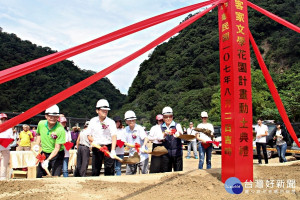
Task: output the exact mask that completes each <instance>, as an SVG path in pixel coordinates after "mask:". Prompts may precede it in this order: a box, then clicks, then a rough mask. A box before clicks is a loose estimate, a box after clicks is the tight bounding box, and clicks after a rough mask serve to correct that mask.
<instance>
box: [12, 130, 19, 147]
mask: <svg viewBox="0 0 300 200" xmlns="http://www.w3.org/2000/svg"><path fill="white" fill-rule="evenodd" d="M18 138H19V134H18V132H17V129H16V128H14V129H13V139H14V141H13V143H11V144H10V150H11V151H16V150H17V142H18Z"/></svg>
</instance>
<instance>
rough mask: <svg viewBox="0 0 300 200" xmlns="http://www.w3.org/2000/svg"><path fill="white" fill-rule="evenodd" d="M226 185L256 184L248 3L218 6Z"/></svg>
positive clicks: (234, 0)
mask: <svg viewBox="0 0 300 200" xmlns="http://www.w3.org/2000/svg"><path fill="white" fill-rule="evenodd" d="M218 12H219V42H220V81H221V123H222V182H225V181H226V180H227V179H228V178H230V177H236V178H238V179H240V181H241V182H245V181H253V149H252V140H253V135H252V95H251V66H250V48H249V35H248V31H247V30H248V13H247V1H246V0H228V2H226V3H224V4H220V5H219V7H218Z"/></svg>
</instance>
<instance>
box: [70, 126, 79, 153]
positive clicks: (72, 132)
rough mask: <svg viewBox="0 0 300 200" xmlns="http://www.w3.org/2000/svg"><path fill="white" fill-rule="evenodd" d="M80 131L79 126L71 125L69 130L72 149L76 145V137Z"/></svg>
mask: <svg viewBox="0 0 300 200" xmlns="http://www.w3.org/2000/svg"><path fill="white" fill-rule="evenodd" d="M79 133H80V127H78V126H73V128H72V131H71V138H72V141H71V142H72V143H73V147H72V149H75V146H76V142H77V138H78V136H79Z"/></svg>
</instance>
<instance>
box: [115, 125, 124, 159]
mask: <svg viewBox="0 0 300 200" xmlns="http://www.w3.org/2000/svg"><path fill="white" fill-rule="evenodd" d="M117 130H118V134H117V140H121V141H123V142H126V133H125V130H124V129H122V128H119V129H117ZM116 154H117V155H123V154H124V146H123V147H121V148H120V147H118V146H116Z"/></svg>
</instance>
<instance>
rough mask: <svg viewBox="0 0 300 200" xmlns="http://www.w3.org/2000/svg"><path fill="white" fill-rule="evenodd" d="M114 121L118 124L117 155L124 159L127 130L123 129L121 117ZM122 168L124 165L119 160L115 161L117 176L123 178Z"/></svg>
mask: <svg viewBox="0 0 300 200" xmlns="http://www.w3.org/2000/svg"><path fill="white" fill-rule="evenodd" d="M114 121H115V122H116V127H117V130H118V131H117V146H116V154H117V156H119V158H121V159H123V158H124V145H123V146H121V144H123V142H126V134H125V130H124V129H123V128H122V119H121V117H119V116H116V117H114ZM121 166H122V163H121V162H119V161H118V160H115V174H116V175H117V176H121Z"/></svg>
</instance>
